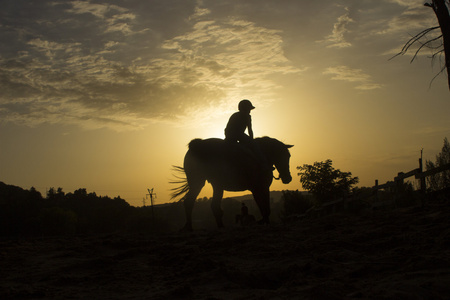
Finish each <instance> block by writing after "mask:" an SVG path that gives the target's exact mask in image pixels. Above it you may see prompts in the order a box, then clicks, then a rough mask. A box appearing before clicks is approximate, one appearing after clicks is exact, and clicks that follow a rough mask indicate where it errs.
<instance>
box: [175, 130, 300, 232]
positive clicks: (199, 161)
mask: <svg viewBox="0 0 450 300" xmlns="http://www.w3.org/2000/svg"><path fill="white" fill-rule="evenodd" d="M252 142H253V143H255V144H254V145H253V146H255V147H258V149H259V150H260V152H261V155H262V156H263V157H264V158H265V161H266V163H265V164H263V163H262V162H261V159H260V157H259V156H260V155H256V154H255V153H254V151H252V150H250V148H255V147H248V146H245V145H242V144H240V143H233V142H229V141H225V140H222V139H218V138H210V139H194V140H192V141H191V142H190V143H189V149H188V151H187V152H186V155H185V157H184V166H183V167H177V166H175V167H174V168H175V170H177V171H180V172H182V173H184V175H185V177H178V178H179V179H180V180H178V181H174V182H172V183H176V184H181V186H179V187H177V188H173V189H172V191H173V193H172V198H177V197H179V196H182V199H181V200H183V201H184V208H185V214H186V224H185V226H184V228H183V229H184V230H186V231H192V210H193V208H194V203H195V200H196V198H197V196H198V194H199V193H200V191H201V190H202V188H203V186H204V185H205V182H206V181H208V182H209V183H210V184H211V185H212V188H213V198H212V203H211V209H212V212H213V214H214V217H215V219H216V223H217V227H219V228H221V227H223V222H222V216H223V211H222V208H221V200H222V198H223V192H224V191H245V190H249V191H250V192H251V193H252V194H253V198H254V200H255V201H256V204H257V206H258V208H259V211H260V213H261V216H262V219H261V220H260V221H259V223H260V224H268V223H269V215H270V185H271V184H272V180H273V179H274V178H275V177H274V176H273V170H274V168H273V166H275V168H276V169H277V171H278V173H279V177H278V178H275V179H277V180H278V179H280V178H281V181H282V182H283V183H284V184H288V183H289V182H291V181H292V176H291V173H290V170H289V159H290V156H291V155H290V153H289V148H291V147H292V145H285V144H284V143H282V142H280V141H278V140H277V139H274V138H270V137H261V138H256V139H254V140H253V141H252ZM267 164H269V165H270V166H271V167H270V168H268V166H267ZM181 200H180V201H181Z"/></svg>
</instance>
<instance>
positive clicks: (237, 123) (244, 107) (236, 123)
mask: <svg viewBox="0 0 450 300" xmlns="http://www.w3.org/2000/svg"><path fill="white" fill-rule="evenodd" d="M254 108H255V107H254V106H253V104H252V103H251V102H250V100H247V99H244V100H242V101H240V102H239V105H238V109H239V111H238V112H235V113H234V114H232V115H231V117H230V119H229V120H228V124H227V127H226V128H225V141H227V142H233V143H237V142H239V143H241V144H243V145H245V146H246V147H248V148H249V149H250V150H251V151H252V152H253V153H254V154H255V155H256V158H257V159H258V160H259V162H260V163H261V165H262V166H263V168H264V169H267V170H273V168H272V166H270V165H269V163H268V162H267V160H266V158H265V157H264V155H263V154H262V152H261V149H259V147H258V145H257V144H256V143H254V142H253V129H252V117H251V116H250V112H251V111H252V110H253V109H254ZM246 129H247V130H248V135H247V134H245V130H246Z"/></svg>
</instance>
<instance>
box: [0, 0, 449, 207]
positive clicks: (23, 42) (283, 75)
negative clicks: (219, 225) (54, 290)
mask: <svg viewBox="0 0 450 300" xmlns="http://www.w3.org/2000/svg"><path fill="white" fill-rule="evenodd" d="M424 2H425V0H334V1H303V0H246V1H237V0H234V1H232V0H226V1H219V0H203V1H202V0H197V1H194V0H192V1H190V0H176V1H172V0H150V1H144V0H128V1H66V0H64V1H60V0H52V1H47V0H40V1H23V0H3V1H2V2H1V6H2V8H1V10H0V39H1V44H0V74H1V81H0V181H3V182H5V183H6V184H12V185H17V186H20V187H23V188H26V189H29V188H30V187H32V186H34V187H36V188H37V189H38V190H39V191H41V192H42V193H43V195H45V191H46V190H47V189H48V188H50V187H55V188H57V187H62V188H63V190H64V191H65V192H66V193H67V192H73V191H74V190H76V189H78V188H86V189H87V190H88V192H96V193H97V195H108V196H110V197H115V196H118V195H120V196H121V197H122V198H124V199H125V200H127V201H128V202H129V203H130V204H132V205H135V206H140V205H142V199H143V197H145V194H146V193H147V188H154V191H155V192H156V194H157V199H156V203H165V202H169V201H170V196H169V194H170V191H169V190H170V188H171V187H172V186H171V185H169V181H171V180H172V179H173V176H172V170H171V166H172V165H182V162H183V157H184V154H185V152H186V150H187V144H188V142H189V141H190V140H191V139H193V138H208V137H220V138H223V137H224V135H223V129H224V128H225V125H226V123H227V120H228V118H229V116H230V115H231V114H232V113H233V112H235V111H236V110H237V104H238V102H239V101H240V100H241V99H245V98H246V99H250V100H251V101H252V103H253V105H254V106H256V109H255V110H253V111H252V118H253V131H254V133H255V136H265V135H267V136H271V137H274V138H277V139H279V140H282V141H284V142H285V143H288V144H294V145H295V146H294V147H293V148H291V155H292V157H291V173H292V175H293V181H292V183H290V184H288V185H283V184H282V183H281V182H274V184H273V185H272V188H271V189H272V190H282V189H291V190H296V189H301V185H300V183H299V177H298V176H297V170H296V167H297V166H301V165H303V164H312V163H314V162H315V161H324V160H326V159H332V160H333V165H334V166H335V167H336V168H339V169H341V170H342V171H350V172H352V174H353V175H354V176H358V177H359V178H360V184H359V186H373V185H374V181H375V179H378V180H379V181H380V183H382V182H385V181H387V180H392V179H393V177H394V176H396V174H397V172H400V171H405V172H406V171H409V170H411V169H414V168H416V167H418V158H419V157H420V150H421V149H422V148H423V149H424V159H428V160H434V159H435V155H436V154H437V153H438V152H439V151H440V149H441V147H442V145H443V140H444V138H445V137H450V117H449V113H450V92H449V89H448V86H447V82H446V81H447V78H446V75H445V74H441V75H439V76H438V77H437V78H436V79H435V80H434V81H433V82H432V83H431V81H432V79H433V77H434V76H435V75H436V74H437V73H439V71H440V68H441V66H442V63H441V61H439V58H438V59H436V60H435V61H432V60H431V59H430V58H429V56H430V55H431V54H432V52H431V51H430V50H427V49H425V50H423V51H422V52H421V53H420V55H419V56H418V57H417V59H416V61H414V62H413V63H410V60H411V58H412V55H413V54H414V51H415V49H412V51H410V53H409V54H407V55H404V56H399V57H396V58H395V59H392V60H389V59H390V58H391V57H392V56H394V55H395V54H396V53H398V52H399V51H400V50H401V48H402V46H403V45H404V43H405V42H406V41H408V39H409V38H410V37H411V36H412V35H415V34H416V33H418V32H420V31H421V30H423V29H426V28H427V27H431V26H436V25H437V20H436V16H435V15H434V13H433V11H432V9H431V8H429V7H425V6H423V3H424ZM433 36H434V35H430V38H432V37H433ZM275 174H277V172H275ZM233 195H237V194H235V193H226V194H225V197H230V196H233ZM204 196H206V197H211V196H212V192H211V188H210V187H209V185H208V188H205V189H204V190H203V191H202V193H201V194H200V197H204Z"/></svg>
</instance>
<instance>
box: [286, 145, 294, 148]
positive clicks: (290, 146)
mask: <svg viewBox="0 0 450 300" xmlns="http://www.w3.org/2000/svg"><path fill="white" fill-rule="evenodd" d="M292 147H294V145H286V148H288V149H289V148H292Z"/></svg>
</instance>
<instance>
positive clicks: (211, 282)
mask: <svg viewBox="0 0 450 300" xmlns="http://www.w3.org/2000/svg"><path fill="white" fill-rule="evenodd" d="M449 250H450V206H449V205H444V204H433V205H429V206H428V207H426V208H424V209H422V208H419V207H416V208H407V209H397V210H395V211H388V212H372V213H367V214H364V215H360V216H348V215H333V216H329V217H323V218H318V219H314V220H302V221H297V222H294V223H291V224H288V225H280V224H279V225H270V226H261V227H259V226H256V227H248V228H240V227H235V228H228V229H225V230H222V231H208V232H206V231H198V232H194V233H191V234H181V233H174V234H169V235H158V236H157V235H146V236H144V235H120V234H118V235H108V236H100V237H64V238H60V237H57V238H56V237H55V238H38V239H36V238H34V239H14V240H8V239H3V240H0V278H1V280H0V298H1V299H39V298H43V299H44V298H45V299H81V298H86V299H449V297H450V251H449Z"/></svg>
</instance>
